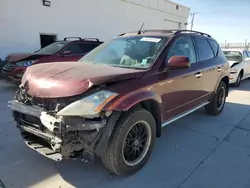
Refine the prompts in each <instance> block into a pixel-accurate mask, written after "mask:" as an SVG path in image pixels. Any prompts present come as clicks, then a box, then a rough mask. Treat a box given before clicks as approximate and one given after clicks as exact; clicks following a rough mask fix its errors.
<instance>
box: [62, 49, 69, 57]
mask: <svg viewBox="0 0 250 188" xmlns="http://www.w3.org/2000/svg"><path fill="white" fill-rule="evenodd" d="M61 55H62V56H67V55H71V51H69V50H66V51H63V52H62V53H61Z"/></svg>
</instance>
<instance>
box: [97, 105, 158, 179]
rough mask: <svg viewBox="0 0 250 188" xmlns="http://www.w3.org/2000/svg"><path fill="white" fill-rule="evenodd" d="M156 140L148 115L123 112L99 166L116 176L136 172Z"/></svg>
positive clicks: (144, 112) (145, 111)
mask: <svg viewBox="0 0 250 188" xmlns="http://www.w3.org/2000/svg"><path fill="white" fill-rule="evenodd" d="M155 138H156V123H155V119H154V117H153V116H152V114H151V113H150V112H149V111H147V110H145V109H142V108H139V109H134V110H132V111H130V112H126V113H125V114H124V115H123V116H122V117H121V118H120V119H119V120H118V123H117V125H116V126H115V129H114V131H113V133H112V135H111V137H110V140H109V143H108V146H107V149H106V152H105V154H104V155H103V156H102V161H103V164H104V165H105V166H106V167H107V168H108V169H109V170H111V171H112V172H114V173H116V174H117V175H120V176H127V175H130V174H133V173H135V172H137V171H139V170H140V169H141V168H142V167H143V166H144V165H145V164H146V162H147V161H148V159H149V157H150V155H151V153H152V150H153V146H154V143H155Z"/></svg>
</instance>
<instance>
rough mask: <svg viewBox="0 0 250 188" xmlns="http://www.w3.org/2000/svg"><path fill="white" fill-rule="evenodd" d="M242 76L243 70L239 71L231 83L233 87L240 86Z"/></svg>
mask: <svg viewBox="0 0 250 188" xmlns="http://www.w3.org/2000/svg"><path fill="white" fill-rule="evenodd" d="M242 77H243V72H242V71H241V72H240V74H239V75H238V77H237V80H236V82H235V83H234V84H233V87H239V86H240V84H241V80H242Z"/></svg>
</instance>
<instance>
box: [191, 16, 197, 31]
mask: <svg viewBox="0 0 250 188" xmlns="http://www.w3.org/2000/svg"><path fill="white" fill-rule="evenodd" d="M196 14H198V12H193V13H190V16H192V20H191V30H193V25H194V16H195V15H196Z"/></svg>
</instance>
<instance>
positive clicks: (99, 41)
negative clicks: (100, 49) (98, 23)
mask: <svg viewBox="0 0 250 188" xmlns="http://www.w3.org/2000/svg"><path fill="white" fill-rule="evenodd" d="M82 40H96V41H97V42H100V40H99V39H98V38H83V39H82Z"/></svg>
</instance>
